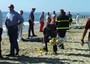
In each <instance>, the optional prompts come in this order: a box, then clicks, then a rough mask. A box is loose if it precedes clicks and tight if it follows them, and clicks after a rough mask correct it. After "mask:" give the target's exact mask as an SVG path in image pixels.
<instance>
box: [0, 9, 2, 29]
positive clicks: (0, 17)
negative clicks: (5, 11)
mask: <svg viewBox="0 0 90 64" xmlns="http://www.w3.org/2000/svg"><path fill="white" fill-rule="evenodd" d="M0 28H2V12H1V10H0Z"/></svg>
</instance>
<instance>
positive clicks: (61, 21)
mask: <svg viewBox="0 0 90 64" xmlns="http://www.w3.org/2000/svg"><path fill="white" fill-rule="evenodd" d="M56 22H69V20H57V21H56Z"/></svg>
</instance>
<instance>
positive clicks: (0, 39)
mask: <svg viewBox="0 0 90 64" xmlns="http://www.w3.org/2000/svg"><path fill="white" fill-rule="evenodd" d="M2 31H3V29H2V12H1V10H0V57H1V56H2V52H1V41H2Z"/></svg>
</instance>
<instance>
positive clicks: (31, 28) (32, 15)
mask: <svg viewBox="0 0 90 64" xmlns="http://www.w3.org/2000/svg"><path fill="white" fill-rule="evenodd" d="M34 12H35V8H32V11H31V13H30V15H29V21H28V22H29V30H28V38H29V37H31V35H30V33H31V31H32V36H36V35H35V34H34V19H35V17H34Z"/></svg>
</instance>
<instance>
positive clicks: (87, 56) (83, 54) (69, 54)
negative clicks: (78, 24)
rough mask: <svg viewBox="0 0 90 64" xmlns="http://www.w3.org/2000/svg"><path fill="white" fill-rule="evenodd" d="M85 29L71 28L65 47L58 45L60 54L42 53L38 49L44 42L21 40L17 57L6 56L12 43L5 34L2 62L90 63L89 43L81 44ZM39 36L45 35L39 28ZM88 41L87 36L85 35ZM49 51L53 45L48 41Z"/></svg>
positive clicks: (25, 32) (8, 63) (16, 63)
mask: <svg viewBox="0 0 90 64" xmlns="http://www.w3.org/2000/svg"><path fill="white" fill-rule="evenodd" d="M83 30H84V29H70V30H68V31H67V41H66V42H64V46H65V49H64V50H62V49H60V48H59V47H58V55H54V54H50V53H49V54H47V55H45V54H44V53H43V52H42V53H40V52H39V51H38V49H40V48H42V47H43V43H42V42H30V41H28V42H23V41H20V42H19V48H20V53H19V56H16V57H6V56H5V55H7V54H9V51H10V43H9V40H8V36H7V35H6V36H3V41H2V54H3V58H0V64H90V53H89V49H88V46H87V44H85V45H84V46H83V47H82V46H81V44H80V43H81V41H80V40H81V37H82V33H83ZM35 34H36V35H37V36H38V37H43V33H42V32H39V29H38V28H37V29H35ZM27 36H28V34H27V31H24V32H23V38H27ZM85 41H87V36H86V37H85ZM48 47H49V51H52V46H51V45H50V43H48Z"/></svg>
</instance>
